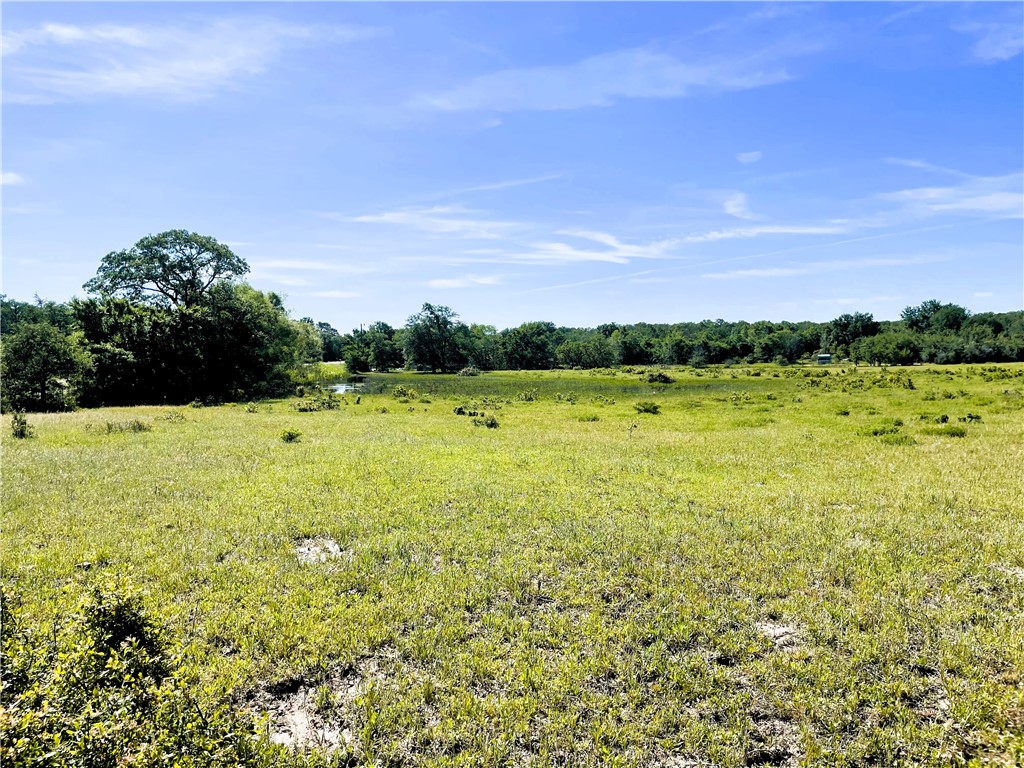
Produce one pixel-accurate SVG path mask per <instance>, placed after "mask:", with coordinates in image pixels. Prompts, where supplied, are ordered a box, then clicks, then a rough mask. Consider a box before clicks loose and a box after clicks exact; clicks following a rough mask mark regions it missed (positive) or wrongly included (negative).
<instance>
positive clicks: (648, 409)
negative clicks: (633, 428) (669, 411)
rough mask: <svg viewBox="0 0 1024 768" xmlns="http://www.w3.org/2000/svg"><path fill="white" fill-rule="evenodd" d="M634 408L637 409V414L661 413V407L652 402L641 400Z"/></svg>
mask: <svg viewBox="0 0 1024 768" xmlns="http://www.w3.org/2000/svg"><path fill="white" fill-rule="evenodd" d="M633 408H634V409H636V412H637V413H654V414H657V413H660V412H661V406H660V405H658V404H657V403H652V402H651V401H650V400H641V401H640V402H638V403H634V404H633Z"/></svg>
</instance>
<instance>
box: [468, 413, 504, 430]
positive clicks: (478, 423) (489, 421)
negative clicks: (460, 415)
mask: <svg viewBox="0 0 1024 768" xmlns="http://www.w3.org/2000/svg"><path fill="white" fill-rule="evenodd" d="M473 426H474V427H487V428H488V429H497V428H498V420H497V419H496V418H495V417H494V414H491V415H490V416H483V415H481V416H480V417H479V418H476V419H473Z"/></svg>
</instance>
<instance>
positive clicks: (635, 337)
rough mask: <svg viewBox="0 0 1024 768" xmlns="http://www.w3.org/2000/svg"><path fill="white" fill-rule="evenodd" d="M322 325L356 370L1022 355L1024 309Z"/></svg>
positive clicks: (940, 307) (439, 312) (333, 350)
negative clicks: (820, 319) (879, 316)
mask: <svg viewBox="0 0 1024 768" xmlns="http://www.w3.org/2000/svg"><path fill="white" fill-rule="evenodd" d="M316 327H317V330H318V331H319V333H320V335H321V341H322V346H323V354H324V359H325V360H344V361H345V363H346V364H347V367H348V369H349V370H351V371H370V370H374V371H387V370H391V369H396V368H411V369H417V370H429V371H434V372H447V373H450V372H454V371H458V370H460V369H461V368H463V367H467V366H469V367H473V368H477V369H479V370H543V369H550V368H556V367H561V368H610V367H615V366H620V365H691V366H696V367H700V366H704V365H714V364H729V363H779V364H790V363H795V362H797V361H798V360H800V359H802V358H806V357H808V356H811V355H815V354H817V353H823V352H825V353H830V354H832V355H834V356H836V357H837V358H839V359H849V360H851V361H853V362H866V363H869V364H872V365H912V364H914V363H920V362H927V363H983V362H1012V361H1024V312H1005V313H992V312H985V313H979V314H971V313H970V312H969V311H968V310H966V309H965V308H964V307H961V306H958V305H956V304H943V303H941V302H939V301H936V300H929V301H925V302H924V303H922V304H920V305H919V306H912V307H907V308H906V309H905V310H903V314H902V316H901V319H900V320H898V321H876V320H875V319H874V317H872V315H870V314H867V313H862V312H858V313H853V314H844V315H841V316H839V317H837V318H835V319H834V320H831V321H829V322H827V323H812V322H800V323H791V322H779V323H772V322H767V321H758V322H753V323H750V322H726V321H725V320H703V321H701V322H696V323H672V324H666V323H662V324H654V323H635V324H627V325H619V324H616V323H606V324H604V325H599V326H597V327H596V328H567V327H558V326H556V325H555V324H554V323H551V322H537V321H535V322H527V323H523V324H522V325H519V326H518V327H515V328H507V329H504V330H501V331H498V330H497V329H496V328H495V327H494V326H491V325H480V324H466V323H463V322H461V321H460V320H459V318H458V315H457V314H456V313H455V312H453V311H452V310H451V309H450V308H449V307H444V306H437V305H432V304H424V305H423V307H422V309H421V310H420V311H419V312H418V313H416V314H414V315H412V316H410V317H409V319H408V321H407V322H406V324H405V326H404V327H403V328H397V329H396V328H393V327H391V326H390V325H388V324H387V323H383V322H377V323H373V324H372V325H370V326H369V327H368V328H367V329H365V330H364V329H362V328H360V329H356V330H353V331H352V332H351V333H347V334H341V333H339V332H338V331H337V330H335V329H334V328H332V327H331V326H330V325H327V324H326V323H319V324H317V326H316Z"/></svg>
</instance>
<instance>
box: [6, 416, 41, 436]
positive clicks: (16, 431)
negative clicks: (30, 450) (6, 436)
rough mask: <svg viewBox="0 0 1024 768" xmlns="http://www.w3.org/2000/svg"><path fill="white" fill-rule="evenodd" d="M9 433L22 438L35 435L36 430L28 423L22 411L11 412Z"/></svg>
mask: <svg viewBox="0 0 1024 768" xmlns="http://www.w3.org/2000/svg"><path fill="white" fill-rule="evenodd" d="M11 434H12V435H13V436H14V437H16V438H17V439H19V440H24V439H26V438H29V437H35V434H36V431H35V429H34V428H33V427H32V425H31V424H29V423H28V419H26V418H25V414H24V413H13V414H11Z"/></svg>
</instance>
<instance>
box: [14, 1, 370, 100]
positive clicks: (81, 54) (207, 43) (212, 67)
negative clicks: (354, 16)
mask: <svg viewBox="0 0 1024 768" xmlns="http://www.w3.org/2000/svg"><path fill="white" fill-rule="evenodd" d="M372 34H374V30H370V29H367V28H359V27H343V26H335V27H328V26H324V27H305V26H298V25H294V24H284V23H281V22H278V21H274V20H272V19H265V18H235V19H223V20H219V21H215V22H212V23H209V24H205V25H197V26H192V27H156V26H124V25H116V24H98V25H93V26H74V25H69V24H44V25H42V26H40V27H37V28H34V29H28V30H21V31H15V32H8V33H5V34H4V35H3V52H4V56H5V58H9V59H10V61H9V62H7V63H5V65H4V79H5V81H6V82H5V84H4V85H5V88H4V90H5V100H6V101H13V102H21V103H35V104H46V103H53V102H60V101H84V100H89V99H96V98H103V97H111V96H163V97H169V98H172V99H176V100H185V101H188V100H196V99H204V98H208V97H210V96H212V95H213V94H214V93H216V92H217V91H220V90H222V89H225V88H229V87H232V86H234V85H235V84H236V83H237V82H238V81H239V80H241V79H242V78H245V77H252V76H255V75H259V74H261V73H263V72H264V71H266V69H267V67H268V66H269V65H270V63H271V62H272V61H273V59H274V58H275V57H276V56H278V54H280V53H281V52H282V51H283V50H284V49H286V48H288V47H296V46H303V45H310V44H313V43H316V42H339V41H340V42H346V41H352V40H356V39H360V38H363V37H367V36H370V35H372Z"/></svg>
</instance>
